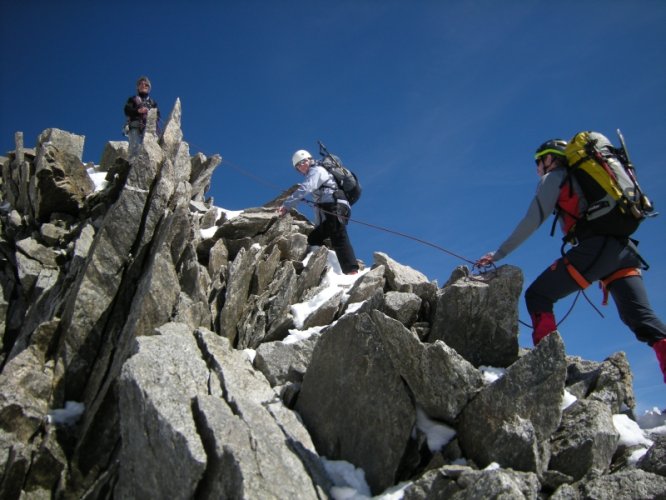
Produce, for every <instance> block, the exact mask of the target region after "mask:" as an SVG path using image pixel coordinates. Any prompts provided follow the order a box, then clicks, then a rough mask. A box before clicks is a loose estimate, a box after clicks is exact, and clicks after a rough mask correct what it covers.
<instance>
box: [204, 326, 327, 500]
mask: <svg viewBox="0 0 666 500" xmlns="http://www.w3.org/2000/svg"><path fill="white" fill-rule="evenodd" d="M197 338H198V340H199V344H200V347H201V349H202V351H203V353H204V355H205V356H206V359H207V362H208V365H209V367H210V369H211V371H212V372H213V373H214V374H215V375H216V376H217V379H218V380H219V383H220V385H221V390H222V394H223V395H224V399H225V401H224V403H223V404H222V400H220V399H217V400H216V401H213V400H211V398H199V400H198V404H197V409H198V410H199V412H200V414H199V415H198V416H197V418H198V425H199V427H200V428H202V434H203V436H204V439H205V445H206V449H207V452H208V454H209V456H210V462H211V463H210V468H209V471H208V473H207V475H206V476H207V477H206V478H204V482H203V485H202V488H203V492H204V493H203V496H205V497H209V498H220V497H221V496H223V494H224V492H234V495H233V496H235V495H237V494H238V493H240V492H243V493H244V495H247V498H265V497H267V496H270V497H272V496H274V497H275V498H303V499H310V498H317V496H318V494H317V490H318V489H320V488H326V487H327V485H325V484H324V485H321V484H317V483H314V482H313V479H315V478H319V479H321V478H323V477H325V476H326V475H325V474H324V473H323V472H322V466H321V464H320V463H318V462H317V461H313V460H312V459H311V458H309V457H311V456H312V455H314V454H315V453H314V446H313V444H312V442H311V441H310V439H309V436H308V435H307V433H306V432H304V429H303V427H302V424H301V423H300V422H299V421H298V420H297V419H296V418H295V417H294V416H292V415H290V414H285V413H283V412H281V411H280V410H279V407H278V408H275V407H274V405H273V406H271V403H273V402H275V400H276V394H275V393H274V392H273V391H272V390H271V388H270V385H269V384H268V382H267V381H266V379H265V378H263V376H262V375H261V374H260V373H259V372H257V371H254V370H249V369H248V368H249V367H250V364H249V362H248V361H247V360H246V359H243V355H242V354H241V353H239V352H238V351H235V350H233V349H230V347H229V343H228V342H227V340H226V339H224V338H221V337H219V336H217V335H215V334H214V333H212V332H209V331H204V330H199V331H198V332H197ZM257 436H261V437H262V439H257ZM292 443H294V444H293V445H292ZM309 472H311V474H310V473H309Z"/></svg>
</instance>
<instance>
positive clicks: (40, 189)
mask: <svg viewBox="0 0 666 500" xmlns="http://www.w3.org/2000/svg"><path fill="white" fill-rule="evenodd" d="M79 144H80V147H79ZM82 151H83V137H81V136H75V135H73V134H69V133H67V132H63V131H61V130H57V129H49V130H48V131H46V132H44V133H43V134H42V135H41V136H40V138H39V143H38V146H37V158H36V159H35V174H34V178H33V179H34V183H31V186H30V199H31V201H32V207H33V211H34V214H35V217H36V218H37V220H39V221H42V222H46V221H48V219H49V217H50V216H51V214H52V213H54V212H64V213H68V214H72V215H77V214H78V213H79V210H80V209H81V208H82V206H83V202H84V200H85V198H86V196H88V195H89V194H91V193H92V192H93V190H94V184H93V182H92V180H91V179H90V177H89V176H88V173H87V172H86V168H85V166H84V165H83V163H82V162H81V154H82Z"/></svg>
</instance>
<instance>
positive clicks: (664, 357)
mask: <svg viewBox="0 0 666 500" xmlns="http://www.w3.org/2000/svg"><path fill="white" fill-rule="evenodd" d="M652 349H654V352H656V353H657V360H658V361H659V368H661V373H663V374H664V383H666V339H661V340H659V341H657V342H655V343H654V344H652Z"/></svg>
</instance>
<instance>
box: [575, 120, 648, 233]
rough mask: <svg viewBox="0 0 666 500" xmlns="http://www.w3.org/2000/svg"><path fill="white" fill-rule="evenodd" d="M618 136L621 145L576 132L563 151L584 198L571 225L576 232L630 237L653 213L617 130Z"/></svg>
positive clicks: (594, 135)
mask: <svg viewBox="0 0 666 500" xmlns="http://www.w3.org/2000/svg"><path fill="white" fill-rule="evenodd" d="M618 136H619V138H620V143H621V148H616V147H614V146H613V145H612V144H611V143H610V141H609V140H608V139H607V138H606V137H605V136H604V135H602V134H600V133H598V132H591V131H586V132H579V133H578V134H576V135H575V136H574V138H573V139H571V141H569V144H568V145H567V147H566V149H565V151H564V153H565V155H566V157H567V161H568V163H569V165H568V170H569V176H572V177H573V178H575V179H576V181H577V182H578V184H579V185H580V187H581V189H582V191H583V196H584V197H585V200H586V201H587V209H586V211H585V213H584V214H580V215H579V217H578V219H577V222H576V226H575V227H574V232H575V234H581V233H583V232H586V233H592V234H604V235H611V236H629V235H631V234H633V233H634V231H636V229H638V226H639V225H640V223H641V222H642V221H643V220H644V219H645V218H646V217H647V216H649V215H656V213H653V207H652V204H651V203H650V200H649V199H648V198H647V196H645V194H644V193H643V192H642V190H641V188H640V186H639V185H638V181H637V180H636V174H635V171H634V167H633V165H632V164H631V161H630V160H629V156H628V154H627V151H626V146H625V144H624V138H623V137H622V134H621V133H620V131H619V130H618ZM566 182H567V180H565V183H566Z"/></svg>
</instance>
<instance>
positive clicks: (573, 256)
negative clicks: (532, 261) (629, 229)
mask: <svg viewBox="0 0 666 500" xmlns="http://www.w3.org/2000/svg"><path fill="white" fill-rule="evenodd" d="M565 258H566V259H568V261H569V262H570V263H571V264H572V265H573V266H574V268H575V269H576V270H577V271H578V272H579V273H581V274H582V275H583V276H584V277H585V279H586V280H587V281H589V282H590V283H591V282H594V281H597V280H600V279H604V278H606V277H608V276H610V275H611V274H613V273H614V272H616V271H618V270H619V269H623V268H631V267H635V268H639V267H641V261H640V259H639V258H638V255H637V253H636V251H635V249H634V248H633V245H632V244H631V243H630V242H629V241H627V240H626V239H621V238H614V237H611V236H594V237H591V238H588V239H586V240H584V241H581V242H580V243H579V244H578V245H577V246H575V247H573V248H572V249H571V250H569V251H568V252H567V253H566V254H565V256H564V258H561V259H558V260H557V261H555V262H554V263H553V265H551V266H550V267H549V268H548V269H546V270H545V271H544V272H543V273H541V275H540V276H539V277H538V278H537V279H536V280H534V282H533V283H532V284H531V285H530V286H529V288H528V289H527V291H526V292H525V302H526V305H527V310H528V311H529V313H530V314H533V313H546V312H549V313H552V311H553V304H554V303H555V302H557V301H558V300H559V299H561V298H564V297H566V296H567V295H569V294H571V293H573V292H576V291H578V290H580V289H581V287H580V285H579V284H578V283H577V282H576V281H575V280H574V279H573V278H572V277H571V275H570V273H569V271H568V270H567V268H566V263H565V261H564V259H565ZM608 290H609V292H610V295H611V296H612V297H613V301H614V302H615V305H616V307H617V310H618V313H619V314H620V318H621V319H622V321H623V322H624V324H626V325H627V326H628V327H629V329H630V330H631V331H632V332H634V335H636V338H637V339H638V340H640V341H641V342H646V343H647V344H649V345H650V346H651V345H652V344H654V343H655V342H657V341H658V340H661V339H665V338H666V326H665V325H664V323H662V322H661V320H660V319H659V318H658V317H657V316H656V314H655V313H654V311H653V310H652V307H651V306H650V301H649V300H648V296H647V291H646V290H645V285H644V283H643V278H642V277H641V276H629V277H626V278H621V279H618V280H616V281H614V282H612V283H611V284H610V285H609V287H608Z"/></svg>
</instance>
